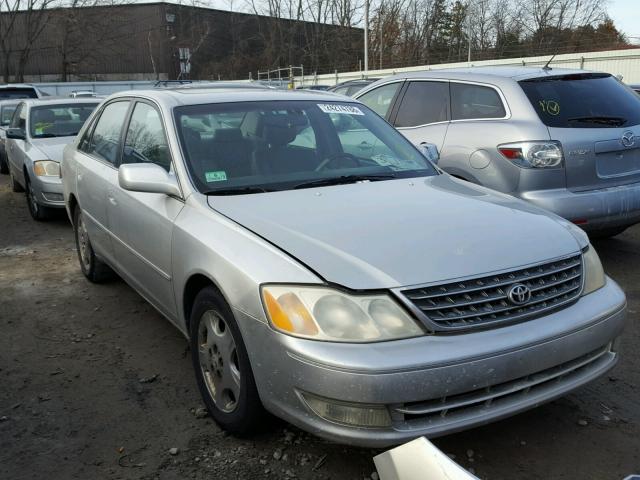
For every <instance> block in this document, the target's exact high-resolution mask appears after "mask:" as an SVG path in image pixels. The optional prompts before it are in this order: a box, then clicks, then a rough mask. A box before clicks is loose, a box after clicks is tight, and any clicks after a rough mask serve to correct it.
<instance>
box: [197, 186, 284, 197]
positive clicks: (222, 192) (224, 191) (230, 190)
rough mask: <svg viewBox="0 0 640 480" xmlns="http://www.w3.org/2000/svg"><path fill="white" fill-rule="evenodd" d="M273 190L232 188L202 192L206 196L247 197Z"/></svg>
mask: <svg viewBox="0 0 640 480" xmlns="http://www.w3.org/2000/svg"><path fill="white" fill-rule="evenodd" d="M272 191H273V190H268V189H266V188H264V187H254V186H250V187H230V188H220V189H217V190H207V191H206V192H202V193H204V194H205V195H247V194H251V193H267V192H272Z"/></svg>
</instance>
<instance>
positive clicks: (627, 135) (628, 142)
mask: <svg viewBox="0 0 640 480" xmlns="http://www.w3.org/2000/svg"><path fill="white" fill-rule="evenodd" d="M620 141H621V142H622V145H623V146H625V147H633V145H634V144H635V143H636V137H635V135H634V134H633V132H631V131H629V130H627V131H626V132H624V133H623V134H622V138H621V139H620Z"/></svg>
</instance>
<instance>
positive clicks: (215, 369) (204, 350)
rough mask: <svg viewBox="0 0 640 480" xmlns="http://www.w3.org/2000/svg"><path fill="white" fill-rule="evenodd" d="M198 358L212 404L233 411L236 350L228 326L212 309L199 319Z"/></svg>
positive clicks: (237, 389)
mask: <svg viewBox="0 0 640 480" xmlns="http://www.w3.org/2000/svg"><path fill="white" fill-rule="evenodd" d="M198 358H199V362H200V369H201V370H202V376H203V378H204V383H205V385H206V386H207V390H208V391H209V394H210V396H211V399H212V400H213V403H214V404H215V406H216V407H217V408H218V409H219V410H221V411H222V412H225V413H231V412H233V411H234V410H235V409H236V407H237V405H238V401H239V399H240V385H241V383H240V368H239V361H238V351H237V348H236V342H235V340H234V339H233V335H232V334H231V329H230V328H229V326H228V325H227V323H226V322H225V321H224V319H223V318H222V316H221V315H220V314H219V313H218V312H216V311H215V310H208V311H206V312H205V313H204V314H203V315H202V317H201V318H200V324H199V326H198Z"/></svg>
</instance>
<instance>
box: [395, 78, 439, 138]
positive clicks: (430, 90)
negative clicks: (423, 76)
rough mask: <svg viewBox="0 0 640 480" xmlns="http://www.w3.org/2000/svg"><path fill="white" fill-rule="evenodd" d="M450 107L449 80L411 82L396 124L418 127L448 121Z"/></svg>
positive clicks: (403, 98) (397, 125) (398, 125)
mask: <svg viewBox="0 0 640 480" xmlns="http://www.w3.org/2000/svg"><path fill="white" fill-rule="evenodd" d="M448 109H449V85H448V82H410V83H409V86H408V87H407V91H406V93H405V94H404V97H402V103H401V104H400V108H399V109H398V115H397V116H396V120H395V126H396V127H398V128H401V127H417V126H418V125H427V124H429V123H436V122H446V121H447V119H448Z"/></svg>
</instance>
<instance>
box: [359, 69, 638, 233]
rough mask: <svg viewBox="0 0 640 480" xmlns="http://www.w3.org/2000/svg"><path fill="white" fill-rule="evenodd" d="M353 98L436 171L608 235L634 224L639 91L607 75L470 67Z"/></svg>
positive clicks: (404, 77) (393, 80) (400, 81)
mask: <svg viewBox="0 0 640 480" xmlns="http://www.w3.org/2000/svg"><path fill="white" fill-rule="evenodd" d="M355 96H356V98H358V100H360V101H361V102H363V103H365V104H366V105H368V106H369V107H371V108H372V109H373V110H375V111H376V112H377V113H379V114H380V115H382V116H385V117H386V118H387V120H388V121H389V122H390V123H391V124H392V125H394V126H395V127H396V128H398V130H399V131H400V132H401V133H402V134H403V135H405V136H406V137H407V138H408V139H409V140H411V141H412V142H413V143H415V144H416V145H419V144H420V143H422V142H425V141H427V142H430V143H434V144H435V145H436V146H437V147H438V148H439V149H440V153H441V155H440V162H439V164H438V166H439V167H441V168H442V169H443V170H445V171H446V172H447V173H450V174H451V175H454V176H456V177H458V178H462V179H464V180H467V181H470V182H473V183H478V184H480V185H484V186H486V187H489V188H493V189H494V190H498V191H500V192H504V193H509V194H511V195H514V196H516V197H519V198H522V199H524V200H528V201H530V202H531V203H533V204H535V205H537V206H539V207H543V208H546V209H548V210H551V211H552V212H554V213H556V214H558V215H560V216H562V217H564V218H566V219H568V220H571V221H572V222H574V223H575V224H577V225H580V227H582V228H583V229H584V230H586V231H588V232H590V234H592V235H595V236H599V237H610V236H614V235H617V234H619V233H621V232H623V231H624V230H625V229H626V228H627V227H629V226H630V225H633V224H635V223H638V222H640V97H639V96H638V95H636V94H635V93H634V92H633V90H631V89H630V88H629V87H627V86H625V85H623V84H622V83H621V82H620V81H619V80H618V79H616V78H615V77H613V76H612V75H609V74H607V73H598V72H588V71H584V70H567V69H556V68H553V69H551V68H533V67H476V68H458V69H443V70H434V71H428V72H411V73H404V74H400V75H396V76H393V77H388V78H385V79H383V80H380V81H378V82H376V83H374V84H372V85H370V86H369V87H367V88H365V89H364V90H361V91H360V92H358V93H357V94H356V95H355Z"/></svg>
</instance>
